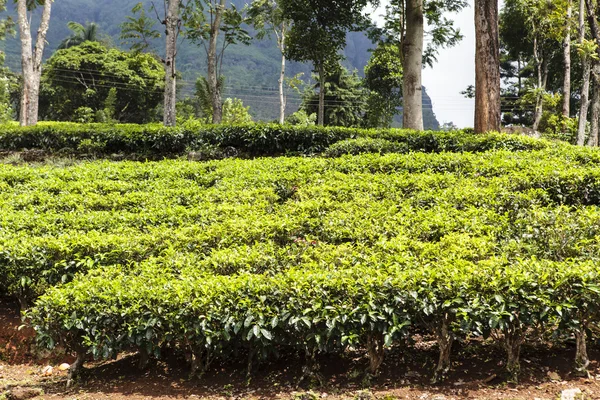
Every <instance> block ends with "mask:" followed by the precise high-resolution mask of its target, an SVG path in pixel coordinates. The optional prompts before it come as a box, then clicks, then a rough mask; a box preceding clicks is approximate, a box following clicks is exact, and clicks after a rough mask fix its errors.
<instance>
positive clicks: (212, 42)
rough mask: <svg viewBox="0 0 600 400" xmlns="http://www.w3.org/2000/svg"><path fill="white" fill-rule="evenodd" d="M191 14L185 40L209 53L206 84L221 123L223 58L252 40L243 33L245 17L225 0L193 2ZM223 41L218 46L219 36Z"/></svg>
mask: <svg viewBox="0 0 600 400" xmlns="http://www.w3.org/2000/svg"><path fill="white" fill-rule="evenodd" d="M193 4H194V5H195V7H194V9H193V11H192V12H189V13H187V14H186V16H185V17H184V18H185V24H186V29H187V30H186V36H187V37H188V38H189V39H190V40H192V42H194V43H197V44H201V45H202V46H203V47H204V50H205V51H206V62H207V73H208V77H207V82H208V89H209V93H210V96H211V102H212V113H213V114H212V122H213V124H219V123H221V120H222V118H223V100H222V87H221V86H222V85H219V82H220V80H221V79H222V78H221V76H222V67H223V58H224V56H225V50H227V48H228V47H229V46H230V45H233V44H237V43H241V44H245V45H249V44H250V40H251V38H250V36H249V35H248V32H246V30H244V29H243V27H242V25H243V24H244V23H245V22H246V20H245V18H244V17H243V15H242V13H241V12H240V11H239V10H238V9H237V8H236V7H235V5H233V4H231V5H230V6H229V7H227V2H226V0H194V2H193ZM221 33H222V34H223V39H222V40H221V44H220V45H219V36H220V34H221Z"/></svg>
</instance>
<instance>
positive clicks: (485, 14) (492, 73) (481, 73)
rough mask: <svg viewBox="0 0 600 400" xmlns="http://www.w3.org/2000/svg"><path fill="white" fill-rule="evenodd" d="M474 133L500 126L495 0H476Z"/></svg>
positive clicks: (493, 129)
mask: <svg viewBox="0 0 600 400" xmlns="http://www.w3.org/2000/svg"><path fill="white" fill-rule="evenodd" d="M475 44H476V47H475V49H476V50H475V133H485V132H490V131H499V130H500V44H499V37H498V1H497V0H475Z"/></svg>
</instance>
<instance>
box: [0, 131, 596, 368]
mask: <svg viewBox="0 0 600 400" xmlns="http://www.w3.org/2000/svg"><path fill="white" fill-rule="evenodd" d="M232 129H233V128H232ZM256 129H261V128H256ZM281 129H282V131H283V129H284V128H281ZM285 129H287V128H285ZM292 131H293V130H292ZM290 132H291V131H290ZM298 132H299V131H298ZM314 132H320V133H327V132H338V131H336V130H331V131H329V130H315V131H314ZM339 132H347V131H346V130H339ZM368 132H370V133H371V134H372V135H373V137H369V138H366V139H365V138H358V139H357V140H356V141H355V142H354V143H352V142H351V141H346V142H340V143H341V144H340V143H338V145H337V146H334V147H332V148H331V149H330V151H331V152H333V151H338V150H340V152H339V153H337V154H342V153H345V152H350V153H351V152H354V150H353V149H354V148H357V149H364V148H368V147H369V146H371V149H373V148H374V147H373V146H372V145H373V144H382V143H384V144H385V145H386V146H387V143H388V142H389V143H396V144H402V145H401V147H399V148H401V149H408V152H406V153H405V154H400V153H390V154H383V155H382V154H362V155H358V156H352V155H344V156H341V157H337V158H325V157H323V158H322V157H316V158H307V157H286V158H259V159H255V160H239V159H238V160H223V161H210V162H204V163H197V162H189V161H181V160H179V161H176V160H164V161H160V162H146V163H141V162H133V161H127V162H118V163H115V162H109V161H94V162H82V163H79V164H76V165H71V166H66V167H54V166H50V165H45V166H44V165H35V166H31V165H30V166H28V165H16V166H15V165H0V276H2V277H5V279H3V280H2V281H1V282H0V292H2V293H3V294H7V295H11V296H15V297H18V298H20V299H21V301H22V304H23V305H24V306H25V305H27V304H29V303H31V302H35V305H34V307H33V308H31V309H30V310H29V311H28V312H27V316H28V318H29V320H30V321H31V323H32V324H33V326H34V327H35V329H36V331H37V332H38V338H39V339H40V341H41V342H42V343H44V344H45V345H47V346H50V347H52V346H55V345H56V344H58V343H61V344H63V345H66V346H67V347H68V348H69V349H72V350H73V351H75V352H77V353H78V361H77V363H76V364H75V366H74V368H73V371H74V373H76V372H77V370H78V367H79V366H81V364H82V363H83V361H84V360H85V356H86V355H87V354H92V355H93V356H94V357H96V358H99V359H101V358H110V357H113V356H115V355H116V354H118V353H120V352H124V351H131V350H132V349H137V350H138V351H140V352H141V353H142V354H143V355H153V356H156V357H159V356H160V355H161V353H162V352H163V350H164V349H165V348H172V349H176V350H177V351H181V352H183V353H184V354H185V355H186V356H187V359H188V361H189V363H190V367H191V369H192V370H193V371H194V373H200V372H202V371H204V370H206V369H207V368H209V367H210V365H211V362H212V361H213V360H214V359H216V358H218V359H226V358H228V357H230V356H232V355H234V354H239V353H240V352H245V353H247V354H248V355H249V359H250V360H255V361H258V360H262V359H267V358H270V357H274V356H275V355H276V354H277V353H280V352H281V351H286V349H290V350H294V351H301V352H303V353H304V354H306V360H307V369H306V371H314V369H315V368H316V365H315V359H316V358H315V357H316V355H317V354H319V353H327V352H339V351H344V350H345V349H347V348H349V347H352V348H363V349H365V350H366V352H367V353H368V355H369V360H370V364H369V368H370V372H371V373H375V372H376V371H377V370H378V368H379V367H380V365H381V362H382V360H383V356H384V353H385V348H387V347H389V346H393V345H395V344H397V343H400V342H401V341H404V340H405V338H406V337H408V336H410V335H413V334H415V333H421V334H423V333H429V334H431V335H433V336H434V337H435V338H436V339H437V342H438V345H439V350H440V354H441V357H440V362H439V364H438V366H437V367H436V370H435V371H434V376H435V378H436V379H441V378H443V376H444V375H445V374H446V373H447V371H448V369H449V368H450V365H451V364H450V353H451V348H452V342H453V341H454V340H456V339H458V338H467V337H472V336H473V335H476V336H483V337H491V338H496V339H497V340H499V341H500V342H501V343H502V344H503V346H504V348H505V349H506V351H507V363H506V366H507V369H508V370H509V372H510V373H511V375H512V376H514V377H516V376H517V374H518V371H519V352H520V348H521V346H522V344H523V343H524V342H526V341H527V340H532V338H531V337H530V332H532V331H533V330H532V328H535V331H540V330H542V331H543V330H548V331H550V330H552V331H554V332H555V335H554V337H555V338H556V339H557V340H558V339H559V338H564V337H568V336H570V335H574V336H575V337H576V339H577V343H578V344H579V345H578V346H577V349H576V355H575V357H574V359H575V364H576V367H577V368H579V369H581V370H584V369H585V368H586V366H587V363H588V356H587V353H586V351H585V346H584V344H585V343H586V340H589V339H590V338H588V337H587V336H586V335H587V334H588V332H590V330H589V328H590V326H591V324H593V323H594V321H597V320H598V317H599V315H598V310H599V309H600V287H599V283H600V280H599V277H598V268H597V265H598V260H599V256H600V246H599V243H600V241H599V238H600V233H599V229H600V228H598V227H599V226H600V224H599V222H600V212H599V210H598V205H599V204H600V153H599V152H597V151H595V150H591V149H579V148H575V147H572V146H568V145H555V144H552V143H549V142H538V141H535V140H531V139H524V138H519V137H507V136H503V135H490V136H479V137H474V136H470V135H467V134H465V133H462V132H455V133H421V134H417V133H411V132H405V131H392V130H390V131H379V132H377V131H368ZM375 135H378V136H379V137H375ZM223 142H225V140H223ZM338 142H339V141H338ZM248 143H250V142H248ZM264 143H267V142H264ZM313 143H314V142H313ZM324 147H325V144H324V145H323V148H324ZM248 148H250V147H248ZM306 148H308V147H306ZM335 149H337V150H335ZM345 149H350V151H346V150H345ZM417 150H422V151H417ZM361 151H362V150H358V152H361ZM369 151H370V150H369ZM330 155H333V154H332V153H331V154H330ZM142 359H145V357H142Z"/></svg>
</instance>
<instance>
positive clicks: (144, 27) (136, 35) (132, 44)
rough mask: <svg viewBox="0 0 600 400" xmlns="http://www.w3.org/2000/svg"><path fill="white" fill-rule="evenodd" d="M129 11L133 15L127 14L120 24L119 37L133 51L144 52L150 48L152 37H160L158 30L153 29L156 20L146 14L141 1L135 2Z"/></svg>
mask: <svg viewBox="0 0 600 400" xmlns="http://www.w3.org/2000/svg"><path fill="white" fill-rule="evenodd" d="M131 13H132V14H133V16H127V20H126V21H125V22H123V23H122V24H121V26H120V27H121V35H120V36H119V39H121V41H122V43H123V44H125V45H129V49H130V50H132V51H133V52H136V53H144V52H146V51H148V50H149V49H151V48H152V41H153V40H154V39H158V38H160V32H159V31H157V30H156V29H154V25H155V24H156V21H155V20H154V19H153V18H151V17H149V16H148V15H147V14H146V10H145V9H144V4H143V3H138V4H136V5H135V6H134V7H133V8H132V9H131ZM138 14H139V17H137V16H138ZM136 17H137V18H136Z"/></svg>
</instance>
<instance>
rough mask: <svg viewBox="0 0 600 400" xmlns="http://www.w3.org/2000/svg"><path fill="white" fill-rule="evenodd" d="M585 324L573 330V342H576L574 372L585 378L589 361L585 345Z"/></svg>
mask: <svg viewBox="0 0 600 400" xmlns="http://www.w3.org/2000/svg"><path fill="white" fill-rule="evenodd" d="M586 328H587V326H586V323H585V322H582V324H581V326H580V327H579V328H578V329H577V330H575V340H576V343H577V345H576V348H575V369H576V372H577V373H578V374H580V375H584V376H587V375H588V370H587V368H588V366H589V365H590V359H589V357H588V353H587V343H586V337H585V336H586V333H585V331H586Z"/></svg>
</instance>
